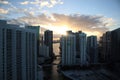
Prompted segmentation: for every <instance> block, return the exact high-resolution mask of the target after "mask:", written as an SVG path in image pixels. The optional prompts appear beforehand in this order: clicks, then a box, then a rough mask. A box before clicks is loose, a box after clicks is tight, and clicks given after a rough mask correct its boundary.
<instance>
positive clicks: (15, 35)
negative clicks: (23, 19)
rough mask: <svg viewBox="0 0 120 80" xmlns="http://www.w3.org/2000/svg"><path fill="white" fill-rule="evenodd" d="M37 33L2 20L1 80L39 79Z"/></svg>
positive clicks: (0, 44) (0, 28)
mask: <svg viewBox="0 0 120 80" xmlns="http://www.w3.org/2000/svg"><path fill="white" fill-rule="evenodd" d="M36 75H37V33H36V31H35V30H33V29H28V28H20V27H19V26H18V25H12V24H7V23H6V21H2V20H0V79H1V80H36V79H37V76H36Z"/></svg>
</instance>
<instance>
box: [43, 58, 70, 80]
mask: <svg viewBox="0 0 120 80" xmlns="http://www.w3.org/2000/svg"><path fill="white" fill-rule="evenodd" d="M59 61H60V57H58V58H56V59H55V60H54V61H53V63H55V64H58V63H59ZM57 70H58V68H57V65H50V66H46V67H43V72H44V80H69V79H67V78H65V77H64V76H63V75H62V74H60V73H59V72H58V71H57Z"/></svg>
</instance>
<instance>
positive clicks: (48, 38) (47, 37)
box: [44, 30, 53, 57]
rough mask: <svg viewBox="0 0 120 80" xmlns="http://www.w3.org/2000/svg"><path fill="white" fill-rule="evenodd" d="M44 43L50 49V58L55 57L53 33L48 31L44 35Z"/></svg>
mask: <svg viewBox="0 0 120 80" xmlns="http://www.w3.org/2000/svg"><path fill="white" fill-rule="evenodd" d="M44 43H45V45H46V46H48V47H49V56H50V57H53V32H52V31H50V30H46V31H45V33H44Z"/></svg>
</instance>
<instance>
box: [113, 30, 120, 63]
mask: <svg viewBox="0 0 120 80" xmlns="http://www.w3.org/2000/svg"><path fill="white" fill-rule="evenodd" d="M111 52H112V53H111V61H112V63H119V62H120V28H118V29H116V30H113V31H111Z"/></svg>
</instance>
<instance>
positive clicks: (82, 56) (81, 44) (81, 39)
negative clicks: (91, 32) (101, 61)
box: [79, 32, 87, 66]
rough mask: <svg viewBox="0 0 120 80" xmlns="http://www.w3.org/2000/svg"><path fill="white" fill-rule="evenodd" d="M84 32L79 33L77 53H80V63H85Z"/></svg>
mask: <svg viewBox="0 0 120 80" xmlns="http://www.w3.org/2000/svg"><path fill="white" fill-rule="evenodd" d="M86 45H87V43H86V34H85V33H83V32H82V33H79V54H80V59H79V60H80V61H79V62H80V65H81V66H83V65H86V64H87V52H86Z"/></svg>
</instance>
